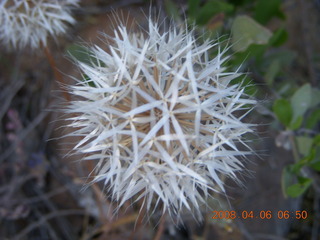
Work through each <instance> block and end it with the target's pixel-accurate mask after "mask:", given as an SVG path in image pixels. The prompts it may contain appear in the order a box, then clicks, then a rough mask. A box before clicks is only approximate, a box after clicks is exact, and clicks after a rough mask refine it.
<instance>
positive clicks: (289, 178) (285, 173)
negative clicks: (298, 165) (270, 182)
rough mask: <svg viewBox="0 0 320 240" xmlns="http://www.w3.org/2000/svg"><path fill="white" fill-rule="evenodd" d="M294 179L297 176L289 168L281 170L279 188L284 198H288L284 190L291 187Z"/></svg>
mask: <svg viewBox="0 0 320 240" xmlns="http://www.w3.org/2000/svg"><path fill="white" fill-rule="evenodd" d="M296 178H297V176H296V174H295V173H293V172H292V167H291V166H286V167H285V168H283V170H282V175H281V187H282V191H283V195H284V196H286V197H287V196H288V195H287V191H286V190H287V188H288V186H291V185H292V184H293V183H294V182H295V180H296Z"/></svg>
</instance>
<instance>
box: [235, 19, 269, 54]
mask: <svg viewBox="0 0 320 240" xmlns="http://www.w3.org/2000/svg"><path fill="white" fill-rule="evenodd" d="M271 36H272V33H271V31H270V30H269V29H267V28H265V27H264V26H262V25H260V24H259V23H257V22H256V21H255V20H253V19H252V18H250V17H249V16H237V17H236V18H235V20H234V22H233V25H232V43H233V44H232V48H233V50H234V51H236V52H243V51H245V50H246V49H247V48H248V47H249V46H250V45H251V44H259V45H264V44H267V43H268V42H269V39H270V38H271Z"/></svg>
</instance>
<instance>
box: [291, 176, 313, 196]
mask: <svg viewBox="0 0 320 240" xmlns="http://www.w3.org/2000/svg"><path fill="white" fill-rule="evenodd" d="M298 179H299V183H296V184H293V185H291V186H289V187H287V188H286V194H287V195H288V196H290V197H293V198H296V197H299V196H300V195H302V194H303V193H304V192H305V191H306V190H307V189H308V188H309V187H310V185H311V183H312V180H311V179H309V178H304V177H299V178H298Z"/></svg>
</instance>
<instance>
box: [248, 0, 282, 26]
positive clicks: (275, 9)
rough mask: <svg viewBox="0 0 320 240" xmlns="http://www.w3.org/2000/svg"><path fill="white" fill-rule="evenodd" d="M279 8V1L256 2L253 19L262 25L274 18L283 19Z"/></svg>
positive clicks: (259, 0)
mask: <svg viewBox="0 0 320 240" xmlns="http://www.w3.org/2000/svg"><path fill="white" fill-rule="evenodd" d="M280 6H281V0H258V1H257V4H256V7H255V11H254V18H255V19H256V20H257V21H258V22H260V23H262V24H266V23H267V22H268V21H269V20H270V19H271V18H272V17H274V16H278V17H281V18H284V14H283V13H282V12H281V10H280Z"/></svg>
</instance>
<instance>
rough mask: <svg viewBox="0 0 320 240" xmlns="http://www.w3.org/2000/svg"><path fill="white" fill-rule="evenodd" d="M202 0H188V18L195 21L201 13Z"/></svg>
mask: <svg viewBox="0 0 320 240" xmlns="http://www.w3.org/2000/svg"><path fill="white" fill-rule="evenodd" d="M199 5H200V0H188V17H189V18H190V19H191V20H192V21H194V20H195V19H196V16H197V13H198V11H199Z"/></svg>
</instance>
